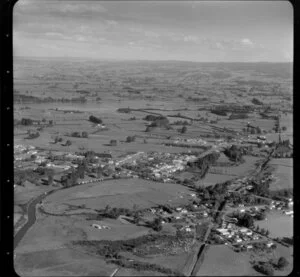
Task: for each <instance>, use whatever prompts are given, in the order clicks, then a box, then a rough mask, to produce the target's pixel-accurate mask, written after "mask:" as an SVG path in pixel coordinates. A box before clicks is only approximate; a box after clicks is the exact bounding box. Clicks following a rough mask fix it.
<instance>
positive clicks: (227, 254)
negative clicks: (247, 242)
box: [196, 245, 257, 276]
mask: <svg viewBox="0 0 300 277" xmlns="http://www.w3.org/2000/svg"><path fill="white" fill-rule="evenodd" d="M243 275H246V276H247V275H248V276H249V275H257V272H256V271H255V270H254V269H252V267H251V265H250V263H249V258H248V257H247V255H245V254H243V253H236V252H234V251H233V250H232V249H231V248H229V247H228V246H226V245H213V246H210V247H209V249H208V250H207V252H206V253H205V256H204V261H203V263H202V265H201V267H200V270H199V271H198V272H197V274H196V276H243Z"/></svg>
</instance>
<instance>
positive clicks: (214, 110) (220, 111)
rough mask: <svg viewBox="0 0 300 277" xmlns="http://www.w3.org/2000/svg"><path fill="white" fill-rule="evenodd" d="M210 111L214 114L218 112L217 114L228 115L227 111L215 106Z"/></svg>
mask: <svg viewBox="0 0 300 277" xmlns="http://www.w3.org/2000/svg"><path fill="white" fill-rule="evenodd" d="M210 112H211V113H213V114H216V115H220V116H227V112H226V111H224V110H223V109H220V108H214V109H212V110H210Z"/></svg>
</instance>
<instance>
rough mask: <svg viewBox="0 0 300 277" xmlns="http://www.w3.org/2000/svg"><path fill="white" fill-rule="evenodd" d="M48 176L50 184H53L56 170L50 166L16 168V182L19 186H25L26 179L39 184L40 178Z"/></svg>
mask: <svg viewBox="0 0 300 277" xmlns="http://www.w3.org/2000/svg"><path fill="white" fill-rule="evenodd" d="M44 176H46V177H47V178H48V184H49V185H52V184H53V178H54V170H53V169H50V168H43V167H38V168H37V169H36V170H32V169H26V170H15V172H14V183H15V184H16V185H19V186H23V185H24V182H25V181H29V182H31V183H33V184H36V185H39V182H40V179H41V178H42V177H44Z"/></svg>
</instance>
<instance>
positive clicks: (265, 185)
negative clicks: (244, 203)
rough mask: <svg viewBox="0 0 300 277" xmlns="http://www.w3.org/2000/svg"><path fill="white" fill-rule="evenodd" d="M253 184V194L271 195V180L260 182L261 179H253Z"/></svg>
mask: <svg viewBox="0 0 300 277" xmlns="http://www.w3.org/2000/svg"><path fill="white" fill-rule="evenodd" d="M251 184H252V185H253V190H252V192H253V194H255V195H258V196H265V197H268V196H269V193H270V191H269V188H270V181H269V180H266V181H265V182H260V181H256V182H255V181H252V183H251Z"/></svg>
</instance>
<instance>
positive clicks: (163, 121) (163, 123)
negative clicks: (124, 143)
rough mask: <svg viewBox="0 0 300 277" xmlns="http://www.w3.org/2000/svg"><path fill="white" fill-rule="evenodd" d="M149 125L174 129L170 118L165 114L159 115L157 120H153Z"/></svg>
mask: <svg viewBox="0 0 300 277" xmlns="http://www.w3.org/2000/svg"><path fill="white" fill-rule="evenodd" d="M148 127H159V128H165V129H167V130H168V129H172V127H171V126H170V122H169V120H168V118H166V117H165V116H158V117H157V118H156V119H155V120H153V121H152V123H151V124H150V125H149V126H148ZM146 131H147V129H146Z"/></svg>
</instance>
